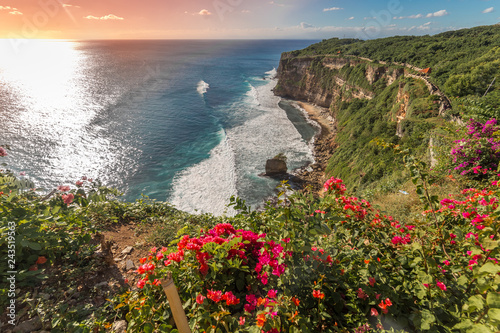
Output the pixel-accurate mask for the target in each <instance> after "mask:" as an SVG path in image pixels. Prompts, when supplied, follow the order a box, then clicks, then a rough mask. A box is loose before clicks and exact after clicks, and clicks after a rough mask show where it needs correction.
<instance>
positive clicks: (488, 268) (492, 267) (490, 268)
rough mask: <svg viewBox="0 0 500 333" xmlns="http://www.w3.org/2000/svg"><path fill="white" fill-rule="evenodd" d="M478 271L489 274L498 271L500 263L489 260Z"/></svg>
mask: <svg viewBox="0 0 500 333" xmlns="http://www.w3.org/2000/svg"><path fill="white" fill-rule="evenodd" d="M479 273H490V274H497V273H500V265H498V264H495V263H494V262H491V261H489V262H487V263H486V264H484V265H483V266H482V267H481V268H480V269H479Z"/></svg>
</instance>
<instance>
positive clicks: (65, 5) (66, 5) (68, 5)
mask: <svg viewBox="0 0 500 333" xmlns="http://www.w3.org/2000/svg"><path fill="white" fill-rule="evenodd" d="M62 6H63V7H64V8H68V7H73V8H81V7H80V6H76V5H70V4H69V3H63V4H62Z"/></svg>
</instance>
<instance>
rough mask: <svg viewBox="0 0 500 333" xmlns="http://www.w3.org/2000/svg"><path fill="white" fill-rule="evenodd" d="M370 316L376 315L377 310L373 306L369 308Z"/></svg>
mask: <svg viewBox="0 0 500 333" xmlns="http://www.w3.org/2000/svg"><path fill="white" fill-rule="evenodd" d="M370 316H373V317H376V316H378V311H377V309H375V308H371V309H370Z"/></svg>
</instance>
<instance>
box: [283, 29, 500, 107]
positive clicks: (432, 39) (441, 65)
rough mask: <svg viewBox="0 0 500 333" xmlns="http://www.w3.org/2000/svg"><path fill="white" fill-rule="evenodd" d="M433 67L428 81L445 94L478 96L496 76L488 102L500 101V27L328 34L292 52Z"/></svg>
mask: <svg viewBox="0 0 500 333" xmlns="http://www.w3.org/2000/svg"><path fill="white" fill-rule="evenodd" d="M338 51H341V54H342V55H341V56H342V57H346V56H349V55H352V56H356V57H366V58H369V59H372V60H374V61H385V62H389V63H406V64H411V65H413V66H417V67H420V68H427V67H431V68H432V73H431V74H430V76H431V79H432V80H433V81H434V82H435V83H436V84H437V85H438V86H440V87H441V88H442V89H443V90H444V92H445V93H446V94H447V95H449V96H459V97H464V96H477V97H479V96H482V95H483V94H484V93H485V92H486V90H487V89H488V86H489V85H490V83H491V82H492V81H493V79H494V78H495V77H497V80H496V81H495V83H494V85H493V86H492V87H491V88H490V92H489V93H488V95H487V97H486V100H487V101H488V103H489V104H491V105H494V106H496V107H498V106H499V103H500V102H499V101H500V82H499V81H498V80H499V79H498V74H499V71H500V26H499V25H494V26H482V27H476V28H472V29H462V30H457V31H448V32H444V33H441V34H437V35H434V36H428V35H427V36H396V37H389V38H381V39H375V40H367V41H362V40H356V39H338V38H332V39H328V40H324V41H323V42H320V43H317V44H314V45H311V46H309V47H307V48H305V49H303V50H300V51H292V52H289V54H290V55H291V56H299V57H300V56H311V55H326V54H329V55H334V56H337V52H338Z"/></svg>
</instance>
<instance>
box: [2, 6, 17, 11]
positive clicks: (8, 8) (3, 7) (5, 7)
mask: <svg viewBox="0 0 500 333" xmlns="http://www.w3.org/2000/svg"><path fill="white" fill-rule="evenodd" d="M0 10H14V11H15V10H17V8H14V7H11V6H0Z"/></svg>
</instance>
